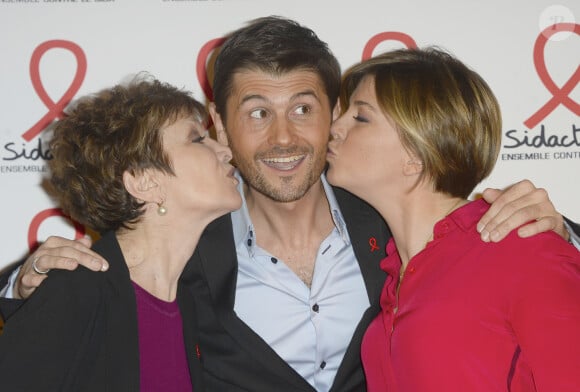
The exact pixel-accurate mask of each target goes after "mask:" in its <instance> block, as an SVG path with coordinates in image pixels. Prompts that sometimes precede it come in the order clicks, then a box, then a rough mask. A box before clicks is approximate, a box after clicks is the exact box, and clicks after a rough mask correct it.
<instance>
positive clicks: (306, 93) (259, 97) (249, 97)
mask: <svg viewBox="0 0 580 392" xmlns="http://www.w3.org/2000/svg"><path fill="white" fill-rule="evenodd" d="M306 96H308V97H313V98H314V99H316V101H318V102H320V99H319V98H318V95H316V93H315V92H314V90H305V91H300V92H298V93H296V94H294V95H293V96H292V97H290V101H294V100H296V99H298V98H301V97H306ZM254 99H255V100H258V101H263V102H269V100H268V99H267V98H266V97H264V96H263V95H260V94H251V95H246V96H245V97H243V98H242V101H241V102H240V105H239V106H242V105H243V104H244V103H246V102H248V101H251V100H254Z"/></svg>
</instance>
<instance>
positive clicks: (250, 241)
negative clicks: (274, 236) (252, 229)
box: [248, 238, 252, 246]
mask: <svg viewBox="0 0 580 392" xmlns="http://www.w3.org/2000/svg"><path fill="white" fill-rule="evenodd" d="M248 246H252V240H251V239H250V238H248Z"/></svg>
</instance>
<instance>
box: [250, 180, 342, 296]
mask: <svg viewBox="0 0 580 392" xmlns="http://www.w3.org/2000/svg"><path fill="white" fill-rule="evenodd" d="M244 193H245V196H246V204H247V207H248V213H249V214H250V218H251V220H252V225H253V227H254V230H255V234H256V241H257V244H258V245H259V246H260V247H261V248H262V249H264V250H266V251H267V252H269V253H270V254H272V255H274V256H275V257H277V258H280V259H282V260H283V261H284V262H285V263H286V264H287V265H288V267H289V268H290V269H292V270H293V271H294V272H295V273H296V274H297V275H298V276H299V277H300V279H302V280H303V281H304V283H305V284H306V285H308V286H309V285H310V283H311V280H312V274H313V271H314V263H315V261H316V254H317V252H318V249H319V247H320V244H321V243H322V241H323V240H324V239H325V238H326V237H328V235H329V234H330V233H331V231H332V229H333V228H334V221H333V220H332V215H331V212H330V205H329V203H328V199H327V196H326V193H325V191H324V187H323V185H322V182H321V180H318V181H317V182H316V183H315V184H314V185H313V186H312V187H311V188H310V189H309V190H308V192H306V194H305V195H304V196H303V197H302V198H300V200H296V201H293V202H278V201H275V200H272V199H270V198H268V197H266V196H264V195H262V194H259V193H257V192H256V191H255V190H252V189H250V188H248V187H247V186H245V189H244Z"/></svg>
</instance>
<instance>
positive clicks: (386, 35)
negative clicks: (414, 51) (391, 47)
mask: <svg viewBox="0 0 580 392" xmlns="http://www.w3.org/2000/svg"><path fill="white" fill-rule="evenodd" d="M385 41H399V42H401V43H402V44H403V45H405V46H406V47H407V48H409V49H410V48H416V47H417V44H416V43H415V40H414V39H413V38H411V36H410V35H407V34H405V33H400V32H398V31H385V32H383V33H379V34H377V35H375V36H373V37H371V39H369V41H368V42H367V44H366V45H365V47H364V49H363V53H362V60H363V61H364V60H368V59H370V58H371V57H372V56H373V52H374V50H375V49H376V48H377V46H378V45H379V44H380V43H381V42H385Z"/></svg>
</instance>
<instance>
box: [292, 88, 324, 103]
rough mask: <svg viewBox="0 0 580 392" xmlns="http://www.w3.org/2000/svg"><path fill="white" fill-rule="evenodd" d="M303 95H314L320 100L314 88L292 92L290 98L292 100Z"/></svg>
mask: <svg viewBox="0 0 580 392" xmlns="http://www.w3.org/2000/svg"><path fill="white" fill-rule="evenodd" d="M304 96H310V97H314V99H316V100H317V101H318V102H320V99H319V97H318V94H316V92H315V91H314V90H304V91H300V92H298V93H296V94H294V95H293V96H292V98H291V99H290V100H292V101H293V100H295V99H298V98H302V97H304Z"/></svg>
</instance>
